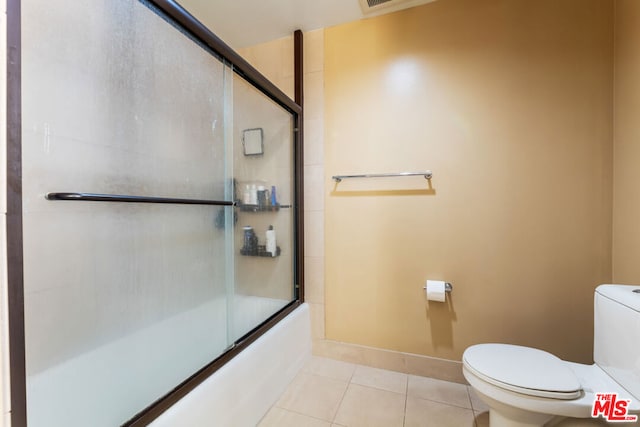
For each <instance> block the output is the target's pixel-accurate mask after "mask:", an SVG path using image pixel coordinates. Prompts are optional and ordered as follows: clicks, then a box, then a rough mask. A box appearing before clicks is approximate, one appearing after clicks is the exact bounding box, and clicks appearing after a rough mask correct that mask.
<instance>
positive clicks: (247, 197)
mask: <svg viewBox="0 0 640 427" xmlns="http://www.w3.org/2000/svg"><path fill="white" fill-rule="evenodd" d="M242 204H243V205H250V204H251V187H249V184H246V185H245V186H244V192H243V193H242Z"/></svg>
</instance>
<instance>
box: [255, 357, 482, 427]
mask: <svg viewBox="0 0 640 427" xmlns="http://www.w3.org/2000/svg"><path fill="white" fill-rule="evenodd" d="M487 411H488V408H487V407H486V405H484V403H482V402H481V401H480V400H479V399H477V397H476V396H475V395H474V392H473V390H471V388H470V387H468V386H466V385H463V384H457V383H451V382H447V381H441V380H436V379H432V378H425V377H419V376H416V375H407V374H403V373H399V372H393V371H387V370H384V369H377V368H371V367H368V366H362V365H355V364H352V363H346V362H340V361H337V360H332V359H326V358H322V357H315V356H314V357H312V358H311V360H310V361H309V362H308V363H307V364H306V365H305V367H304V368H303V369H302V370H301V371H300V373H298V376H297V377H296V378H295V379H294V380H293V382H292V383H291V384H290V385H289V387H288V389H287V390H286V391H285V392H284V394H283V395H282V397H281V398H280V400H278V402H276V404H275V405H274V406H273V407H272V408H271V410H270V411H269V412H268V413H267V414H266V415H265V417H264V418H263V419H262V421H261V422H260V424H259V427H288V426H292V427H307V426H308V427H316V426H317V427H341V426H346V427H358V426H363V427H377V426H380V427H395V426H397V427H403V426H406V427H409V426H435V427H448V426H451V427H467V426H468V427H476V426H477V427H488V425H489V413H488V412H487Z"/></svg>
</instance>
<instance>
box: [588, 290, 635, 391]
mask: <svg viewBox="0 0 640 427" xmlns="http://www.w3.org/2000/svg"><path fill="white" fill-rule="evenodd" d="M593 359H594V360H595V362H596V364H597V365H598V366H600V368H602V369H603V370H604V371H605V372H606V373H607V374H609V376H611V377H612V378H613V379H614V380H615V381H616V382H617V383H618V384H620V385H621V386H623V387H624V388H625V389H626V390H627V391H628V392H629V393H631V394H632V395H633V396H634V397H635V398H636V399H640V286H625V285H600V286H598V288H597V289H596V293H595V301H594V341H593Z"/></svg>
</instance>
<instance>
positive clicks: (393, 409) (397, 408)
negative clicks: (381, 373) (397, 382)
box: [334, 384, 405, 427]
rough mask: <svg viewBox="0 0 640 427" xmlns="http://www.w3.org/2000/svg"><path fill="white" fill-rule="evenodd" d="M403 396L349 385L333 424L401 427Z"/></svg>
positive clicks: (365, 426)
mask: <svg viewBox="0 0 640 427" xmlns="http://www.w3.org/2000/svg"><path fill="white" fill-rule="evenodd" d="M404 404H405V396H404V395H402V394H398V393H393V392H390V391H386V390H378V389H375V388H371V387H364V386H361V385H358V384H349V388H348V389H347V392H346V393H345V395H344V399H342V403H341V404H340V408H339V409H338V413H337V414H336V418H335V420H334V421H335V422H336V423H337V424H340V425H344V426H348V427H378V426H379V427H395V426H397V427H402V424H403V420H404Z"/></svg>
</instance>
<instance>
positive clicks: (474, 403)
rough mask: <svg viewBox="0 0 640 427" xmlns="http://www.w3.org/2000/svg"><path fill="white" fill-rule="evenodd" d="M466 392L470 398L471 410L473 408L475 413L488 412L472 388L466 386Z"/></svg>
mask: <svg viewBox="0 0 640 427" xmlns="http://www.w3.org/2000/svg"><path fill="white" fill-rule="evenodd" d="M467 390H468V391H469V397H470V398H471V408H473V410H474V411H475V412H485V411H489V406H488V405H487V404H486V403H484V402H483V401H482V400H481V399H480V397H479V396H478V395H477V393H476V392H475V390H474V389H473V387H471V386H467Z"/></svg>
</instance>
